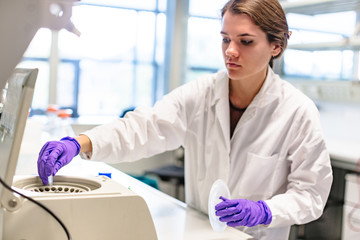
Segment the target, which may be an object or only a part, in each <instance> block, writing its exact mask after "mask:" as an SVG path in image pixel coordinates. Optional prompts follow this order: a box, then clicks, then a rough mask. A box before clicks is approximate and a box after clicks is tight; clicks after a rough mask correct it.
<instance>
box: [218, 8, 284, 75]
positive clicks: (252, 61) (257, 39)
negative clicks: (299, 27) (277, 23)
mask: <svg viewBox="0 0 360 240" xmlns="http://www.w3.org/2000/svg"><path fill="white" fill-rule="evenodd" d="M221 36H222V38H223V42H222V52H223V56H224V60H225V65H226V68H227V70H228V74H229V78H230V79H231V80H242V79H252V78H263V79H261V80H264V79H265V76H266V72H267V68H268V64H269V61H270V59H271V57H272V56H276V55H277V54H278V53H279V52H280V50H281V49H280V46H279V44H276V43H269V41H268V39H267V36H266V34H265V33H264V32H263V31H262V30H261V29H260V27H259V26H257V25H255V24H254V23H253V22H252V20H251V18H250V17H249V16H248V15H247V14H232V13H229V12H226V13H225V15H224V17H223V20H222V30H221Z"/></svg>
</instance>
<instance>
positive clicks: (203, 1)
mask: <svg viewBox="0 0 360 240" xmlns="http://www.w3.org/2000/svg"><path fill="white" fill-rule="evenodd" d="M226 2H227V0H221V1H207V0H190V2H189V20H188V41H187V42H188V44H187V45H188V46H187V58H186V61H187V65H188V68H187V73H186V81H187V82H188V81H192V80H194V79H196V78H197V77H198V76H200V75H203V74H205V73H212V72H217V71H218V70H220V69H223V68H225V66H224V63H223V57H222V52H221V35H220V31H221V18H220V17H221V9H222V7H223V6H224V4H225V3H226ZM204 6H206V7H204Z"/></svg>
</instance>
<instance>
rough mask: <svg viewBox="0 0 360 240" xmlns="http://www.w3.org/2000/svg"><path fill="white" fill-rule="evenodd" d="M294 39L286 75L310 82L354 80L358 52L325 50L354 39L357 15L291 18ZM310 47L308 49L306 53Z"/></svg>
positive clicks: (287, 60)
mask: <svg viewBox="0 0 360 240" xmlns="http://www.w3.org/2000/svg"><path fill="white" fill-rule="evenodd" d="M287 19H288V24H289V28H290V30H291V31H292V35H291V37H290V40H289V47H288V49H287V50H286V51H285V53H284V75H285V76H289V77H303V78H309V79H317V80H319V79H326V80H329V79H330V80H354V79H353V78H354V75H353V72H354V71H355V68H356V67H357V66H354V64H353V62H354V58H355V51H354V50H351V49H350V50H349V49H348V50H346V49H343V48H341V47H339V48H332V47H329V48H328V49H324V46H326V44H327V43H328V44H330V45H331V44H332V43H336V42H340V41H342V40H344V39H348V38H350V37H351V36H352V34H353V33H354V31H355V27H356V12H354V11H350V12H349V11H348V12H337V13H327V14H318V15H304V14H295V13H288V14H287ZM305 47H308V49H304V48H305Z"/></svg>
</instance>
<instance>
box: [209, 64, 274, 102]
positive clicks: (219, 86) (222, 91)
mask: <svg viewBox="0 0 360 240" xmlns="http://www.w3.org/2000/svg"><path fill="white" fill-rule="evenodd" d="M215 78H216V80H215V89H216V91H215V93H214V96H215V97H214V99H213V101H212V103H211V104H212V106H213V105H215V104H216V103H217V102H218V101H219V100H220V99H223V100H224V101H226V102H228V99H229V77H228V75H227V72H226V71H224V70H223V71H219V72H218V73H217V74H216V77H215ZM278 86H279V77H278V76H277V75H276V74H275V73H274V71H273V70H272V68H271V67H270V66H269V67H268V72H267V75H266V79H265V81H264V83H263V85H262V87H261V88H260V91H259V92H258V93H257V94H256V96H255V98H254V99H253V101H252V102H251V103H250V105H249V107H248V108H251V107H264V106H266V105H267V104H269V103H271V102H272V101H274V100H275V99H276V98H277V97H278V96H279V94H280V93H279V91H278V89H279V87H278ZM220 105H222V104H220ZM222 106H224V105H222Z"/></svg>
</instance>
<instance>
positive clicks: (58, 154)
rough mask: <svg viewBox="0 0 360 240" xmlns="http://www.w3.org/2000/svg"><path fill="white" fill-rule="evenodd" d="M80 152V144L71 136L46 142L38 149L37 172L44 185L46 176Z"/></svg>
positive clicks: (46, 182)
mask: <svg viewBox="0 0 360 240" xmlns="http://www.w3.org/2000/svg"><path fill="white" fill-rule="evenodd" d="M79 152H80V144H79V143H78V141H76V140H75V139H74V138H72V137H64V138H62V139H61V140H60V141H50V142H47V143H46V144H45V145H44V146H43V147H42V148H41V150H40V153H39V158H38V162H37V164H38V173H39V176H40V178H41V180H42V181H43V183H44V185H47V184H48V177H49V176H50V175H53V176H54V175H55V174H56V173H57V172H58V171H59V169H60V168H62V167H63V166H65V165H66V164H68V163H69V162H71V160H72V159H73V158H74V157H75V156H76V155H78V154H79Z"/></svg>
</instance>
